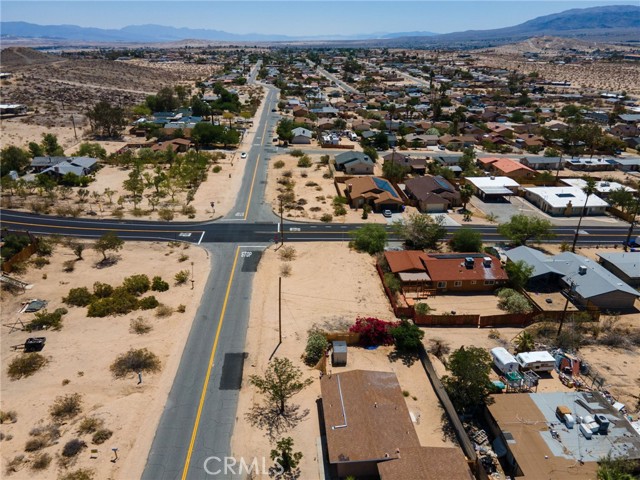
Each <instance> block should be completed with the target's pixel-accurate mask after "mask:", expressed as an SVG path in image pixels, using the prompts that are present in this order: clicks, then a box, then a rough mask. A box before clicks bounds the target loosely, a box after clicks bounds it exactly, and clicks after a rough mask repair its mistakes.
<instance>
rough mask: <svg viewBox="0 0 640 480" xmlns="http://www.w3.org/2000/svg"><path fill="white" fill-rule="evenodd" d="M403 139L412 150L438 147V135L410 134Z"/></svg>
mask: <svg viewBox="0 0 640 480" xmlns="http://www.w3.org/2000/svg"><path fill="white" fill-rule="evenodd" d="M404 138H405V140H406V141H407V145H409V146H411V147H413V148H421V147H435V146H436V145H438V135H417V134H415V133H410V134H409V135H406V136H405V137H404Z"/></svg>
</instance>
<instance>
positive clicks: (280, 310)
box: [278, 277, 282, 345]
mask: <svg viewBox="0 0 640 480" xmlns="http://www.w3.org/2000/svg"><path fill="white" fill-rule="evenodd" d="M281 343H282V277H278V345H280V344H281Z"/></svg>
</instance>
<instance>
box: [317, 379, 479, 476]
mask: <svg viewBox="0 0 640 480" xmlns="http://www.w3.org/2000/svg"><path fill="white" fill-rule="evenodd" d="M320 392H321V398H322V409H321V412H322V418H321V421H322V422H323V423H324V431H325V433H326V448H327V457H328V460H329V465H330V471H329V472H325V473H326V474H328V475H329V476H330V477H331V478H334V477H335V478H345V477H348V476H352V477H357V478H376V479H380V480H405V479H418V478H419V479H421V480H442V479H445V478H449V479H456V480H472V478H473V476H472V475H471V472H470V470H469V467H468V466H467V462H466V459H465V457H464V455H463V453H462V451H461V450H460V448H459V447H450V448H446V447H423V446H421V445H420V440H419V438H418V435H417V434H416V431H415V429H414V426H413V421H412V418H411V414H410V413H409V409H408V408H407V403H406V402H405V400H404V397H403V394H402V389H401V388H400V384H399V383H398V379H397V377H396V374H395V373H393V372H375V371H368V370H352V371H347V372H339V373H336V371H335V370H334V373H333V374H330V375H324V376H323V377H322V378H321V379H320Z"/></svg>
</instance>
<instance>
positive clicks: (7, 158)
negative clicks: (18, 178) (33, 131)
mask: <svg viewBox="0 0 640 480" xmlns="http://www.w3.org/2000/svg"><path fill="white" fill-rule="evenodd" d="M30 163H31V160H30V155H29V152H27V151H26V150H23V149H21V148H19V147H16V146H14V145H10V146H8V147H5V148H3V149H2V151H0V177H4V176H5V175H7V174H8V173H9V172H11V171H16V172H18V173H20V172H22V171H23V170H25V169H26V168H27V167H28V166H29V165H30Z"/></svg>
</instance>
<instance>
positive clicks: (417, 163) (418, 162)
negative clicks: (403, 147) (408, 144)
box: [382, 152, 427, 175]
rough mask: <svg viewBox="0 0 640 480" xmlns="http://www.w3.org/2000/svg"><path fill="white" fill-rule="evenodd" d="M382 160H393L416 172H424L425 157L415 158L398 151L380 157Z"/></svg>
mask: <svg viewBox="0 0 640 480" xmlns="http://www.w3.org/2000/svg"><path fill="white" fill-rule="evenodd" d="M382 158H383V160H384V162H385V163H386V162H393V163H396V164H398V165H400V166H401V167H405V168H406V169H408V170H411V171H412V172H413V173H416V174H420V175H422V174H424V172H425V171H426V169H427V159H426V158H416V157H412V156H411V155H405V154H403V153H399V152H392V153H389V154H387V155H385V156H384V157H382Z"/></svg>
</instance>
